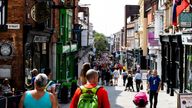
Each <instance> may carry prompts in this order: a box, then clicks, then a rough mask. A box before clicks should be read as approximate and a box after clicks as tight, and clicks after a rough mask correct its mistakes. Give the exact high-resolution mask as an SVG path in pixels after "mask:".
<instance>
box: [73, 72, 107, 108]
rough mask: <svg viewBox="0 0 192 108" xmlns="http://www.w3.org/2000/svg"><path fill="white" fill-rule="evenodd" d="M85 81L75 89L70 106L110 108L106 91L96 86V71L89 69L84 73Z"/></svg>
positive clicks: (78, 107) (76, 107) (75, 107)
mask: <svg viewBox="0 0 192 108" xmlns="http://www.w3.org/2000/svg"><path fill="white" fill-rule="evenodd" d="M86 79H87V83H86V84H85V85H82V86H80V87H79V88H77V89H76V91H75V94H74V96H73V98H72V101H71V103H70V108H110V103H109V98H108V93H107V91H106V90H105V88H104V87H100V86H98V85H97V84H98V72H97V71H96V70H94V69H89V70H88V71H87V73H86Z"/></svg>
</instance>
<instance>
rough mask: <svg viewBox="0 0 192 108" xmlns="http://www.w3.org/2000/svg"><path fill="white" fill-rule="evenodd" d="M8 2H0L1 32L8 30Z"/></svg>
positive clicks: (4, 0) (5, 0)
mask: <svg viewBox="0 0 192 108" xmlns="http://www.w3.org/2000/svg"><path fill="white" fill-rule="evenodd" d="M7 1H8V0H0V31H5V30H7V25H6V23H7Z"/></svg>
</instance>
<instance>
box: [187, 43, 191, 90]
mask: <svg viewBox="0 0 192 108" xmlns="http://www.w3.org/2000/svg"><path fill="white" fill-rule="evenodd" d="M186 53H187V72H186V74H187V75H186V76H187V77H186V79H187V89H188V90H190V91H192V46H189V47H187V51H186Z"/></svg>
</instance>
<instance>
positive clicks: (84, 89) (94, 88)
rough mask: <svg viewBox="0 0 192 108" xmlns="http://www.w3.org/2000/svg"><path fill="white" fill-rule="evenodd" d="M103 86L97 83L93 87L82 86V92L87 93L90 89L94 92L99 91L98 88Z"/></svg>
mask: <svg viewBox="0 0 192 108" xmlns="http://www.w3.org/2000/svg"><path fill="white" fill-rule="evenodd" d="M99 88H101V86H99V85H97V86H96V87H93V88H86V87H85V86H83V85H82V86H80V89H81V92H82V93H86V92H87V91H88V90H91V91H92V92H93V93H94V94H96V93H97V91H98V89H99Z"/></svg>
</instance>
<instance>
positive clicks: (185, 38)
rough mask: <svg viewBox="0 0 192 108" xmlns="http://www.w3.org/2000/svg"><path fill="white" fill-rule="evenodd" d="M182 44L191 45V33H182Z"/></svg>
mask: <svg viewBox="0 0 192 108" xmlns="http://www.w3.org/2000/svg"><path fill="white" fill-rule="evenodd" d="M182 44H184V45H192V34H183V35H182Z"/></svg>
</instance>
